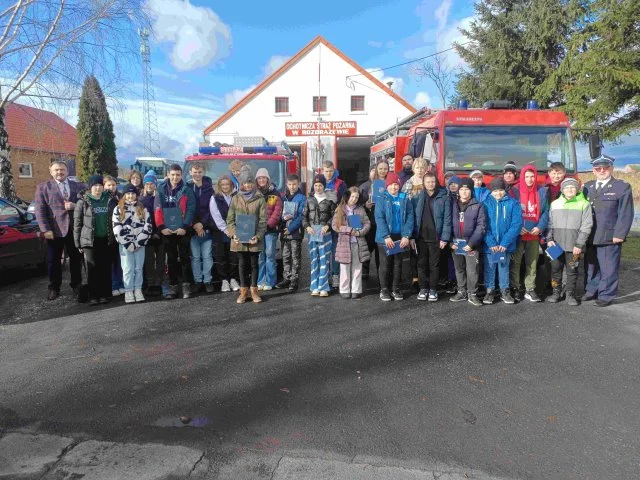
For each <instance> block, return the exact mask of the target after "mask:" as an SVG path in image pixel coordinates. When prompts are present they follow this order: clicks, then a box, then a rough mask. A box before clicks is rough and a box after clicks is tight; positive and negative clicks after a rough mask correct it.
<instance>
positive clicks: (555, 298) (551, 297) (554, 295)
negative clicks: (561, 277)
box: [547, 287, 562, 303]
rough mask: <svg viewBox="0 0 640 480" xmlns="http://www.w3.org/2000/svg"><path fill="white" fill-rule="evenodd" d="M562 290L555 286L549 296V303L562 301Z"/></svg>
mask: <svg viewBox="0 0 640 480" xmlns="http://www.w3.org/2000/svg"><path fill="white" fill-rule="evenodd" d="M561 293H562V292H561V290H560V289H559V288H557V287H556V288H554V289H553V292H552V293H551V295H549V296H548V297H547V302H549V303H558V302H559V301H560V295H561Z"/></svg>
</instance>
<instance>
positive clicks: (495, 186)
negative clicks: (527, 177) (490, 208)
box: [489, 178, 507, 192]
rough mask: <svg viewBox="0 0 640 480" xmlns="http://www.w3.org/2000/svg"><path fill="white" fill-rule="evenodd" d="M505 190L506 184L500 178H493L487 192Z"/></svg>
mask: <svg viewBox="0 0 640 480" xmlns="http://www.w3.org/2000/svg"><path fill="white" fill-rule="evenodd" d="M506 189H507V184H506V183H505V181H504V180H503V179H501V178H494V179H493V180H491V183H490V184H489V190H490V191H492V192H493V191H494V190H506Z"/></svg>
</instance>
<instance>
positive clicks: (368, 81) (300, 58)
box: [204, 36, 416, 135]
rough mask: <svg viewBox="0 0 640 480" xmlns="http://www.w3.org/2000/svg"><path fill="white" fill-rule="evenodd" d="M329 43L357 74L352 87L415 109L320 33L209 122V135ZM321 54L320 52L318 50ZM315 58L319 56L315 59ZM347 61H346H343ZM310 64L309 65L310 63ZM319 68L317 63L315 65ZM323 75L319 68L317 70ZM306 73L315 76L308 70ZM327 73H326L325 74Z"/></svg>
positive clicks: (327, 46) (328, 47)
mask: <svg viewBox="0 0 640 480" xmlns="http://www.w3.org/2000/svg"><path fill="white" fill-rule="evenodd" d="M321 46H324V47H326V48H327V49H328V50H329V52H330V54H332V55H334V56H335V57H337V58H338V59H339V61H340V63H342V64H343V67H344V68H346V69H347V70H349V72H350V75H351V76H352V77H355V78H354V79H353V80H355V82H354V81H353V80H352V81H351V84H352V85H351V88H352V89H353V90H355V88H356V86H362V87H363V88H365V89H367V88H368V89H373V90H374V91H376V94H377V95H387V96H388V97H389V98H390V99H393V101H394V103H395V104H396V105H398V106H399V107H401V109H402V111H403V112H408V113H413V112H415V111H416V110H415V108H414V107H413V106H412V105H411V104H409V103H408V102H407V101H406V100H405V99H403V98H402V97H400V96H399V95H398V94H397V93H395V92H394V91H393V90H391V88H389V87H388V86H387V85H385V84H384V83H382V82H381V81H380V80H378V79H377V78H375V77H374V76H373V75H371V74H370V73H369V72H367V71H366V70H365V69H363V68H362V67H361V66H359V65H358V64H357V63H355V62H354V61H353V60H351V59H350V58H349V57H347V56H346V55H345V54H344V53H342V52H341V51H340V50H338V49H337V48H336V47H335V46H334V45H332V44H331V43H329V42H328V41H327V40H326V39H324V38H323V37H322V36H318V37H316V38H315V39H313V41H311V42H310V43H309V44H308V45H307V46H305V47H304V48H303V49H302V50H301V51H300V52H298V53H297V54H296V55H295V56H293V57H292V58H291V59H290V60H289V61H288V62H286V63H285V64H284V65H282V66H281V67H280V68H279V69H278V70H276V71H275V72H274V73H273V74H271V75H270V76H269V77H267V78H266V79H265V80H264V81H263V82H262V83H260V84H259V85H258V86H257V87H256V88H254V89H253V90H252V91H251V92H249V93H248V94H247V95H246V96H245V97H244V98H242V99H241V100H240V101H239V102H237V103H236V104H235V105H234V106H232V107H231V108H230V109H229V110H228V111H227V112H225V113H224V114H223V115H221V116H220V118H218V119H217V120H216V121H215V122H213V123H212V124H211V125H209V126H208V127H207V128H206V129H205V130H204V134H205V135H208V134H210V133H212V132H214V131H215V130H217V129H219V128H220V127H221V126H222V125H224V124H225V123H226V122H227V121H228V120H230V119H231V118H232V117H234V115H236V114H237V113H238V112H240V111H241V110H242V109H243V108H244V107H245V106H247V105H248V104H249V103H250V102H252V101H253V100H255V99H256V98H257V97H258V96H259V95H260V94H261V93H263V92H265V90H267V89H268V88H269V87H273V86H274V85H276V84H277V83H278V81H279V80H281V79H282V77H283V76H284V75H285V73H289V72H291V71H293V70H295V69H296V67H298V68H301V67H300V65H302V64H308V63H309V60H310V59H309V58H308V57H311V56H313V55H314V52H316V51H319V49H320V47H321ZM318 55H319V53H318ZM313 62H316V65H317V60H313ZM344 64H346V65H344ZM307 66H308V65H307ZM305 68H306V67H305ZM316 68H317V67H316ZM318 75H320V72H318ZM307 76H312V75H309V73H307ZM323 77H324V75H323ZM339 81H340V82H346V81H347V78H346V76H345V77H344V78H341V79H339ZM320 95H323V93H322V90H321V91H320ZM311 110H312V109H311V106H310V107H309V111H310V112H311Z"/></svg>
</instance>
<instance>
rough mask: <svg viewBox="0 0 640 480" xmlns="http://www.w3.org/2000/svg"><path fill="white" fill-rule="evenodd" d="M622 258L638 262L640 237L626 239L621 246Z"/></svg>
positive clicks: (639, 259) (639, 257) (639, 258)
mask: <svg viewBox="0 0 640 480" xmlns="http://www.w3.org/2000/svg"><path fill="white" fill-rule="evenodd" d="M622 258H623V259H625V260H635V261H640V237H627V241H626V242H624V243H623V244H622Z"/></svg>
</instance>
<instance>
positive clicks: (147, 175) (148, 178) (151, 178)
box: [142, 170, 158, 185]
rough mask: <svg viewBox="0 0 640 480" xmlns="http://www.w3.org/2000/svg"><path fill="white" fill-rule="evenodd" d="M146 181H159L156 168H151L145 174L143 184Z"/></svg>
mask: <svg viewBox="0 0 640 480" xmlns="http://www.w3.org/2000/svg"><path fill="white" fill-rule="evenodd" d="M145 183H158V177H157V176H156V172H155V171H154V170H149V171H148V172H147V173H145V174H144V178H143V179H142V184H143V185H144V184H145Z"/></svg>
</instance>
